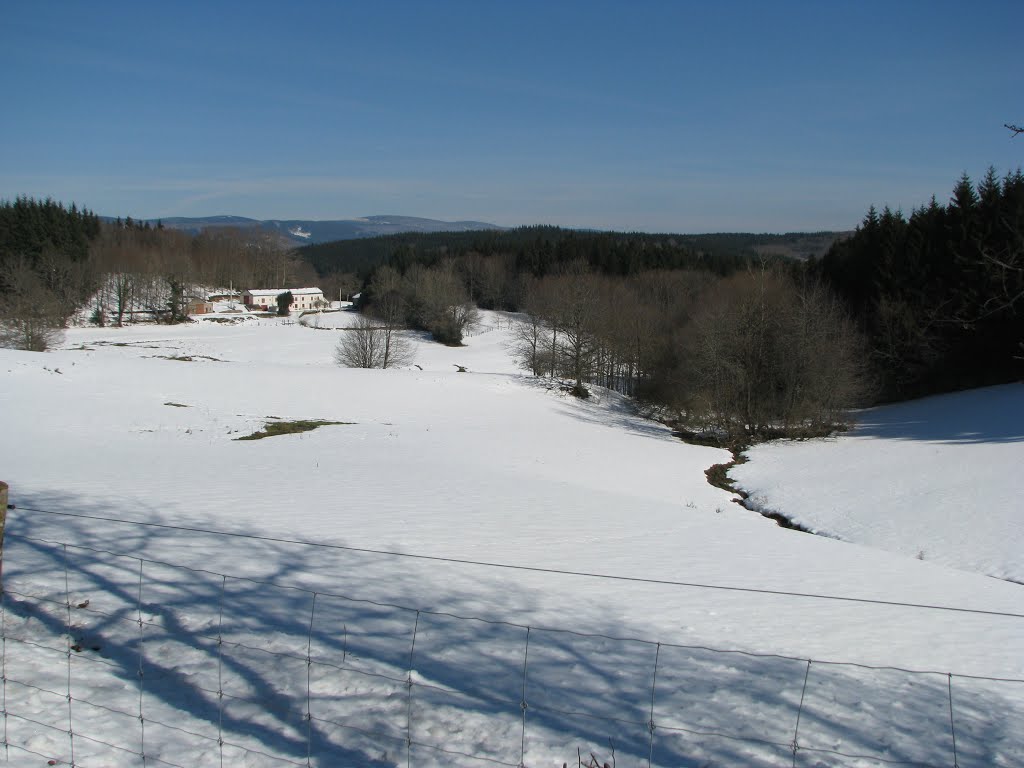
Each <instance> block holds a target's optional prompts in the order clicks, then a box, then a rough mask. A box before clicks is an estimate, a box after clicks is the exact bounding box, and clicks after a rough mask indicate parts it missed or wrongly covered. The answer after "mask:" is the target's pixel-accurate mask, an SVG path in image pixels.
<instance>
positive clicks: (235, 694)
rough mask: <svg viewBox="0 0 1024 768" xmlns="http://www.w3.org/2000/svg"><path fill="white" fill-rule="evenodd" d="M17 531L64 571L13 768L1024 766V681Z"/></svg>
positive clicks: (50, 592)
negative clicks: (406, 599) (517, 615)
mask: <svg viewBox="0 0 1024 768" xmlns="http://www.w3.org/2000/svg"><path fill="white" fill-rule="evenodd" d="M8 535H9V537H10V538H11V539H15V540H18V541H21V542H24V543H26V544H30V545H31V546H32V547H33V548H34V551H35V553H36V555H37V556H38V557H39V558H41V559H42V562H48V563H49V564H50V565H49V571H47V572H45V573H43V572H36V571H32V572H29V571H25V572H21V571H17V570H16V569H11V568H7V569H5V570H7V571H8V573H7V579H8V584H7V585H6V586H5V590H4V591H3V592H2V593H0V612H2V616H0V677H2V690H0V705H2V715H3V733H2V736H3V747H4V755H5V757H7V758H8V759H10V758H11V757H12V756H13V755H15V754H24V755H32V756H36V757H39V758H45V760H46V761H47V762H48V763H49V764H52V765H67V766H72V767H75V766H77V767H78V768H95V767H98V766H114V765H117V766H122V765H141V766H172V767H178V768H182V767H183V766H190V767H197V768H198V767H201V766H213V765H219V766H221V768H223V767H224V766H233V765H239V764H242V763H244V764H246V765H249V766H262V765H266V766H279V765H295V766H305V768H313V767H314V766H318V767H322V768H328V767H331V766H342V765H366V766H372V767H376V768H382V767H383V766H399V765H401V764H403V763H404V764H405V766H407V768H412V766H430V765H439V766H440V765H444V766H453V765H458V766H461V765H466V766H470V765H501V766H510V767H513V768H530V767H531V766H539V765H550V764H552V763H555V764H561V763H562V762H567V763H568V762H570V760H571V757H570V756H571V755H572V753H573V752H576V753H577V755H578V756H579V755H590V754H592V753H594V752H598V751H602V750H603V751H605V752H607V751H608V750H609V749H610V750H611V752H612V753H613V754H614V755H615V756H616V757H615V759H617V760H618V762H619V764H621V765H624V766H625V765H635V766H647V768H655V767H656V766H663V767H665V768H668V767H669V766H671V767H673V768H674V767H675V766H697V765H704V764H706V763H708V764H718V765H754V766H760V765H763V766H792V767H793V768H796V766H798V765H826V764H827V765H851V766H852V765H857V766H863V765H879V766H887V765H906V766H922V767H923V768H928V767H931V766H934V767H935V768H939V766H941V767H942V768H949V766H950V765H952V766H954V768H961V767H962V768H966V767H967V766H968V765H976V766H983V765H990V764H995V763H994V762H993V756H994V754H996V753H994V752H993V750H997V752H998V757H999V759H1002V760H1004V761H1005V764H1007V765H1011V764H1024V734H1022V733H1019V732H1016V731H1015V730H1014V729H1015V728H1019V726H1015V725H1014V723H1019V722H1020V721H1021V715H1022V714H1024V704H1022V701H1024V680H1022V679H1016V678H995V677H984V676H977V675H966V674H958V673H954V672H950V671H933V670H911V669H903V668H898V667H885V666H870V665H864V664H856V663H847V662H841V661H835V660H815V659H807V658H798V657H792V656H785V655H779V654H764V653H751V652H748V651H743V650H737V649H728V648H714V647H709V646H703V645H686V644H674V643H667V642H660V641H652V640H648V639H642V638H634V637H617V636H615V635H612V634H604V633H597V632H581V631H578V630H569V629H564V628H558V627H542V626H531V625H528V624H523V623H516V622H508V621H497V620H494V619H492V618H485V617H478V616H467V615H460V614H456V613H450V612H444V611H437V610H427V609H423V608H418V607H414V606H404V605H398V604H392V603H386V602H381V601H376V600H370V599H365V598H360V597H358V596H355V595H349V594H346V593H344V592H341V591H339V592H336V593H334V592H325V591H321V590H318V591H314V590H310V589H304V588H300V587H295V586H290V585H283V584H278V583H275V582H273V581H268V580H258V579H252V578H247V577H238V576H232V575H229V574H222V573H217V572H214V571H210V570H204V569H197V568H191V567H187V566H184V565H176V564H173V563H167V562H162V561H157V560H152V559H146V558H141V557H137V556H133V555H128V554H123V553H117V552H113V551H109V550H105V549H101V548H97V547H90V546H84V545H76V544H70V543H66V542H57V541H52V540H48V539H42V538H35V537H31V536H24V535H20V534H13V533H9V534H8ZM12 573H13V574H14V577H13V578H12ZM55 585H56V586H55ZM954 700H955V701H954ZM954 703H955V706H954ZM605 745H607V747H606V746H605ZM581 747H582V749H581ZM50 761H52V762H50ZM579 762H580V763H582V758H581V757H580V758H579Z"/></svg>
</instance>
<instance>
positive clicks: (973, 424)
mask: <svg viewBox="0 0 1024 768" xmlns="http://www.w3.org/2000/svg"><path fill="white" fill-rule="evenodd" d="M747 453H748V456H749V458H750V462H749V463H747V464H741V465H738V466H736V467H735V468H733V470H732V471H731V473H730V476H731V477H732V478H733V479H734V480H735V481H736V482H737V485H738V487H741V488H743V489H744V490H746V491H748V492H749V493H750V494H751V496H750V503H751V504H752V505H754V506H755V507H757V508H758V509H766V510H771V511H775V512H779V513H781V514H783V515H785V516H786V517H788V518H790V519H791V520H793V521H794V522H796V523H799V524H800V525H802V526H804V527H806V528H809V529H811V530H813V531H815V532H820V533H823V534H825V535H829V536H835V537H837V538H840V539H843V540H844V541H852V542H857V543H859V544H866V545H868V546H871V547H875V548H878V549H884V550H888V551H891V552H897V553H900V554H903V555H908V556H910V557H916V558H919V559H921V560H925V561H928V562H936V563H940V564H942V565H948V566H951V567H954V568H962V569H965V570H970V571H976V572H978V573H983V574H986V575H989V576H994V577H995V578H999V579H1010V580H1013V581H1017V582H1020V583H1022V584H1024V499H1022V491H1024V478H1022V477H1021V471H1022V469H1024V384H1010V385H1005V386H1001V387H987V388H984V389H976V390H972V391H969V392H960V393H956V394H950V395H942V396H937V397H929V398H926V399H922V400H917V401H914V402H908V403H901V404H898V405H892V406H886V407H880V408H873V409H869V410H866V411H863V412H861V413H860V414H858V417H857V424H856V427H855V428H854V429H853V430H852V431H850V432H849V433H846V434H842V435H840V436H838V437H835V438H830V439H822V440H808V441H802V442H799V441H798V442H794V441H781V442H775V443H770V444H766V445H760V446H756V447H755V448H753V449H751V450H750V451H748V452H747Z"/></svg>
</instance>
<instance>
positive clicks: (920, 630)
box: [0, 313, 1024, 768]
mask: <svg viewBox="0 0 1024 768" xmlns="http://www.w3.org/2000/svg"><path fill="white" fill-rule="evenodd" d="M351 318H352V316H351V315H350V314H348V313H335V314H325V315H322V316H320V317H319V321H318V326H319V327H306V326H303V325H300V324H298V323H295V322H291V323H284V322H281V321H278V320H272V319H260V320H255V319H250V320H246V321H244V322H239V323H237V324H226V323H217V322H203V323H196V324H191V325H187V326H175V327H166V326H139V327H131V328H123V329H88V328H82V329H73V330H71V331H69V332H68V334H67V337H66V340H65V344H64V348H63V349H61V350H59V351H55V352H51V353H46V354H31V353H21V352H13V351H9V350H0V412H2V415H3V440H2V441H0V479H3V480H5V481H7V482H8V483H10V485H11V501H12V503H14V504H16V506H17V508H16V509H14V510H12V511H11V512H10V513H9V518H8V523H7V541H6V544H5V548H4V568H3V577H4V586H5V589H6V595H5V600H4V636H5V638H6V640H5V642H4V644H3V651H4V669H5V677H6V680H5V682H4V690H3V695H4V702H5V704H4V709H5V712H6V716H5V718H4V727H5V728H6V730H5V737H6V738H5V741H6V742H8V743H9V744H11V745H12V746H11V747H10V748H9V749H8V751H7V754H8V755H9V757H10V762H11V763H12V764H18V765H32V766H36V765H44V764H46V762H47V759H53V760H56V761H58V764H70V763H71V762H72V749H73V750H74V756H73V762H74V764H75V765H80V766H83V768H89V767H90V766H121V765H134V764H138V765H142V764H146V765H161V764H170V765H180V766H189V767H191V766H203V765H231V766H234V765H245V766H264V765H266V766H277V765H287V764H298V765H307V764H311V765H318V766H325V767H326V766H331V767H333V766H369V765H379V766H386V765H407V764H408V765H416V766H428V765H439V766H440V765H484V764H491V763H488V762H486V761H492V763H493V762H497V763H498V764H507V765H512V766H515V765H519V764H520V762H521V761H522V763H523V764H525V765H527V766H531V768H532V767H534V766H560V765H562V763H563V762H566V761H568V762H570V763H571V764H574V763H573V762H572V761H573V760H574V757H575V755H576V750H577V748H579V749H581V750H583V754H584V756H586V755H587V754H588V753H589V752H590V751H594V752H595V753H596V754H598V756H599V757H601V758H602V759H608V760H610V758H611V749H612V747H611V746H610V745H609V739H611V745H613V746H614V749H615V753H616V760H617V764H618V765H623V766H631V765H641V764H643V765H647V764H648V761H650V762H651V764H653V765H661V766H702V765H714V766H732V765H791V764H793V761H794V752H793V750H792V747H791V744H792V743H793V741H794V737H795V738H796V741H797V743H798V745H799V747H800V748H799V749H798V750H797V752H796V759H797V764H799V765H813V766H819V765H820V766H825V765H829V766H831V765H857V766H860V765H878V764H882V763H880V762H879V761H880V760H890V761H911V762H916V763H918V764H924V765H952V764H953V763H954V745H953V738H954V732H955V738H956V747H955V760H956V762H957V764H958V765H960V766H969V765H977V766H988V765H1002V766H1012V765H1019V764H1021V763H1022V762H1024V727H1022V726H1021V725H1020V723H1021V722H1022V721H1024V682H1019V681H1020V680H1024V618H1022V617H1021V615H1020V614H1022V613H1024V600H1022V592H1021V589H1022V587H1020V586H1019V585H1016V584H1012V583H1008V582H1005V581H999V580H996V579H992V578H988V577H986V576H983V575H980V574H979V573H970V572H966V571H964V570H954V569H953V568H950V567H947V566H946V565H945V563H952V561H950V560H948V559H946V558H945V557H939V556H938V552H939V549H938V548H937V547H936V546H935V545H934V544H932V543H922V544H913V545H911V549H913V547H914V546H918V547H919V548H921V549H924V550H925V558H924V560H918V559H916V558H915V557H913V555H916V554H917V552H916V550H915V551H912V552H910V554H911V556H909V557H908V556H907V555H906V554H897V553H892V552H886V551H882V550H881V545H875V542H871V541H869V542H867V543H871V544H872V545H873V546H870V547H869V546H861V545H857V544H851V543H844V542H840V541H837V540H834V539H829V538H823V537H816V536H810V535H807V534H801V533H795V532H792V531H787V530H784V529H781V528H779V527H777V526H776V525H775V524H774V523H772V522H771V521H769V520H767V519H765V518H763V517H761V516H760V515H757V514H755V513H753V512H749V511H747V510H745V509H743V508H741V507H740V506H739V505H737V504H734V503H732V502H731V497H730V495H729V494H727V493H725V492H723V491H721V490H718V489H715V488H713V487H711V486H709V485H708V484H707V482H706V481H705V478H704V470H705V469H706V468H707V467H708V466H710V465H711V464H714V463H718V462H721V461H725V460H727V454H726V452H724V451H719V450H715V449H710V448H703V447H699V446H690V445H685V444H683V443H681V442H679V441H678V440H676V439H674V438H672V436H671V435H670V434H669V432H668V430H667V429H665V428H663V427H662V426H660V425H658V424H655V423H651V422H648V421H644V420H642V419H640V418H638V417H636V416H635V415H633V413H632V411H631V409H630V407H629V404H628V403H627V402H624V401H623V400H622V399H621V398H618V397H617V396H614V395H612V394H610V393H599V394H598V396H597V397H596V398H593V399H591V400H589V401H586V402H581V401H578V400H575V399H573V398H571V397H568V396H566V395H565V394H564V393H563V392H562V391H561V390H560V389H559V388H558V387H557V386H551V385H550V383H549V382H547V381H541V380H536V379H533V378H530V377H527V376H524V375H522V374H521V373H519V372H517V371H516V370H515V368H514V366H513V365H512V363H511V361H510V360H509V357H508V354H507V352H506V349H505V344H506V342H507V339H508V327H507V324H508V320H507V318H505V317H503V316H501V315H498V314H486V315H485V324H484V328H483V329H481V331H480V332H479V333H477V334H475V335H473V336H471V337H469V338H468V339H467V346H465V347H463V348H458V349H452V348H447V347H443V346H439V345H436V344H432V343H429V342H427V341H425V340H423V339H422V338H420V337H418V336H415V337H414V339H415V343H416V345H417V358H416V363H417V365H418V366H419V367H418V368H416V367H414V368H410V369H409V370H395V371H392V370H389V371H360V370H347V369H342V368H339V367H337V366H335V365H334V364H333V362H332V355H333V348H334V345H335V343H336V342H337V339H338V338H339V336H340V334H342V333H345V331H344V330H342V328H344V327H345V326H346V325H347V324H348V323H349V322H350V321H351ZM457 366H463V367H465V368H466V369H467V372H466V373H460V372H458V370H457ZM1017 402H1018V403H1019V402H1020V400H1018V401H1017ZM1007 407H1009V406H1007ZM302 419H322V420H328V421H334V422H340V423H339V424H334V425H328V426H322V427H320V428H318V429H316V430H314V431H311V432H305V433H302V434H291V435H282V436H275V437H270V438H267V439H264V440H257V441H236V438H238V437H241V436H244V435H247V434H251V433H253V432H255V431H257V430H258V429H261V428H262V427H263V426H264V425H265V424H266V423H268V422H272V421H274V420H302ZM878 432H879V433H878V434H876V435H875V440H876V444H877V445H889V444H890V443H892V442H896V443H898V442H900V440H899V439H896V440H891V439H890V437H891V436H889V435H887V434H885V433H884V430H879V431H878ZM897 438H898V436H897ZM842 444H843V443H842V441H839V442H836V443H832V444H822V445H820V446H818V450H819V451H820V452H819V453H817V454H816V455H815V456H816V458H815V459H814V460H815V461H817V462H818V463H831V462H833V459H832V458H830V452H833V451H834V450H835V449H837V448H839V447H841V446H842ZM1002 444H1003V448H1004V449H1006V450H1008V451H1010V452H1011V453H1012V451H1015V450H1017V446H1018V445H1020V442H1019V441H1014V440H1004V441H1002ZM762 450H764V451H768V450H771V447H765V448H764V449H758V451H762ZM999 455H1004V454H999ZM1005 455H1010V454H1005ZM1017 455H1018V456H1019V451H1018V453H1017ZM958 456H959V454H958ZM972 460H973V457H967V458H963V459H960V458H958V459H957V461H972ZM996 460H997V459H994V458H992V456H988V455H987V456H986V457H985V458H984V459H983V462H984V463H986V464H991V463H993V462H995V461H996ZM760 463H761V458H760V454H759V453H758V452H755V453H754V460H753V461H752V462H751V463H750V464H749V465H746V466H745V467H744V468H743V470H744V471H747V469H748V468H749V469H750V470H751V471H753V470H755V469H756V468H757V467H758V465H759V464H760ZM807 463H808V462H807V461H799V462H797V464H799V465H801V466H803V465H806V464H807ZM791 466H793V465H792V464H790V465H787V469H786V470H785V473H783V471H782V470H778V471H777V472H778V473H777V474H774V475H771V474H769V475H765V476H764V477H769V478H771V482H779V483H782V482H790V483H792V487H793V488H794V489H797V490H796V493H798V494H799V489H800V488H801V487H802V486H801V485H800V483H801V482H802V480H801V477H802V476H800V475H795V474H788V473H790V469H789V467H791ZM933 467H937V468H939V469H940V471H941V465H938V464H936V463H934V462H933V463H931V464H929V463H927V462H922V463H920V464H915V465H913V468H912V469H909V470H907V471H904V472H903V473H902V477H903V481H904V483H905V485H904V486H903V491H902V492H903V493H904V494H905V495H906V497H908V498H909V497H915V498H918V497H919V498H925V499H926V498H927V494H928V493H930V492H932V491H934V489H935V488H936V481H935V479H934V478H933V477H932V476H931V475H929V474H927V471H928V470H929V468H933ZM1004 468H1005V467H1004ZM979 471H981V468H979ZM985 471H986V472H988V471H989V469H988V468H987V467H986V468H985ZM860 472H861V470H859V469H855V468H853V467H851V468H850V475H851V476H853V475H855V474H858V473H860ZM736 474H737V475H738V473H736ZM915 479H916V480H917V482H918V485H917V486H916V488H917V490H916V491H915V490H914V486H913V485H912V482H913V481H914V480H915ZM741 481H742V483H743V484H744V485H749V486H750V487H754V488H756V487H758V486H757V485H756V484H755V483H754V482H753V481H752V480H750V479H749V478H748V477H747V476H746V475H744V476H742V477H741ZM758 482H765V483H767V482H768V481H767V480H764V481H758ZM889 482H891V480H890V476H889V475H887V474H885V473H883V472H881V470H875V472H874V474H872V475H869V476H868V475H859V477H858V480H857V482H856V483H854V482H853V481H852V480H851V481H850V482H849V483H848V484H846V485H844V486H843V489H844V490H843V493H845V494H846V495H848V496H849V497H850V500H851V504H850V507H849V508H850V510H859V512H858V514H859V515H860V516H861V517H860V525H861V526H862V527H864V528H871V527H872V526H873V525H875V524H876V523H878V522H880V521H879V520H878V519H877V518H880V517H881V516H882V514H883V513H884V511H883V510H881V509H880V508H879V507H877V506H873V505H872V502H870V501H869V503H865V504H863V505H857V504H855V503H853V502H854V501H855V500H856V498H857V497H858V495H860V494H863V498H865V499H869V500H870V499H872V498H874V497H872V496H871V494H872V493H876V491H875V489H878V490H877V495H884V494H885V493H886V489H885V488H884V487H881V486H884V485H885V484H886V483H889ZM991 485H994V483H992V484H990V483H988V482H987V481H986V482H984V483H981V482H979V487H978V488H977V490H978V492H979V494H985V495H983V496H979V498H983V499H984V500H985V503H984V504H982V503H980V502H979V503H978V504H976V505H975V506H974V507H973V508H972V509H971V515H969V516H968V515H961V517H968V518H969V520H970V521H971V525H972V528H971V530H972V531H979V530H980V529H984V531H985V536H987V537H990V538H989V539H986V541H989V540H990V541H992V542H993V546H992V547H988V546H987V545H985V544H981V543H979V544H978V545H977V546H972V547H971V548H970V552H971V554H970V558H972V560H971V562H970V563H968V565H970V566H971V567H972V568H974V570H978V571H982V572H990V571H989V570H987V568H986V567H975V566H974V561H975V560H980V561H981V562H982V564H983V566H984V565H987V566H988V567H989V568H992V567H996V566H995V564H997V563H1002V562H1003V560H1004V558H1003V555H1001V554H1000V553H1001V552H1004V551H1005V550H1001V549H999V548H998V545H1001V544H1002V543H1003V541H1005V539H1006V538H1007V537H1009V536H1010V535H1012V532H1010V531H1008V530H1004V528H1003V522H1000V521H1001V520H1011V521H1012V517H1010V516H1007V517H1005V518H1000V517H999V516H998V515H996V514H987V513H988V512H989V507H988V504H989V502H990V501H991V500H992V499H993V498H994V497H993V496H991V495H988V494H989V490H991V489H990V486H991ZM765 487H768V486H767V485H766V486H765ZM772 487H774V486H772ZM1001 487H1002V488H1003V489H1007V488H1009V491H1007V493H1009V492H1011V491H1012V490H1013V489H1014V488H1016V489H1018V490H1019V489H1020V487H1021V486H1020V481H1019V480H1018V479H1017V477H1016V475H1015V474H1008V475H1006V474H1004V477H1003V483H1002V486H1001ZM808 488H810V485H808ZM1018 495H1019V494H1018ZM766 498H767V499H768V503H771V504H775V497H774V496H773V495H772V492H769V493H768V495H767V497H766ZM964 498H965V499H967V503H972V502H971V499H970V497H964ZM924 503H925V504H927V501H925V502H924ZM992 503H994V502H992ZM785 511H787V513H788V510H785ZM55 513H65V515H66V514H71V515H78V517H69V516H65V515H61V514H55ZM83 515H84V516H88V517H83ZM851 516H852V512H851ZM95 518H116V519H120V520H128V521H136V522H141V523H147V524H148V525H137V524H132V523H124V522H111V521H109V520H98V519H95ZM953 522H955V521H953V520H947V518H946V517H942V518H938V517H936V518H935V519H934V520H933V526H934V529H935V531H936V532H935V538H937V539H940V540H943V541H947V542H949V543H950V546H949V547H948V548H949V549H950V551H952V550H953V546H952V545H953V544H955V543H956V539H955V537H956V536H958V535H959V534H957V533H956V532H955V529H954V528H952V527H951V526H947V523H953ZM823 527H824V526H823ZM183 528H185V529H192V530H183ZM196 529H201V530H196ZM210 531H221V532H224V533H228V534H242V535H241V536H238V535H233V536H225V535H220V534H217V533H212V532H210ZM837 533H839V532H838V531H837ZM254 536H255V537H260V538H252V537H254ZM850 538H855V537H853V536H851V537H850ZM300 541H301V542H312V543H316V544H319V545H327V546H309V545H308V544H301V543H296V542H300ZM1018 541H1019V538H1018ZM965 549H966V547H965ZM368 550H372V551H368ZM908 551H909V550H908ZM385 552H387V553H401V554H403V555H407V556H399V555H396V554H383V553H385ZM933 552H934V554H932V553H933ZM1018 552H1019V549H1018ZM451 560H455V561H459V562H451ZM1016 562H1017V563H1018V564H1019V562H1020V561H1019V560H1017V561H1016ZM482 563H497V564H504V565H514V566H517V568H515V569H513V568H506V567H494V566H492V565H483V564H482ZM955 564H957V565H963V563H955ZM999 567H1002V566H999ZM556 571H562V572H569V573H557V572H556ZM580 574H599V575H601V576H614V577H616V578H601V577H598V576H595V575H580ZM65 579H66V581H65ZM786 592H796V593H804V594H807V593H813V594H815V595H820V596H833V597H835V596H838V597H843V598H856V600H853V601H851V600H846V599H844V600H836V599H825V598H823V597H806V596H804V597H798V596H792V595H786V594H779V593H786ZM86 601H88V603H87V604H86ZM891 603H908V604H915V605H918V606H921V605H927V606H945V607H950V608H957V609H968V610H967V611H961V610H956V611H950V610H937V609H935V608H923V607H907V606H902V607H901V606H897V605H892V604H891ZM69 606H70V607H69ZM79 606H82V607H79ZM70 646H73V649H72V650H68V649H69V647H70ZM764 654H774V655H764ZM807 660H813V661H812V662H811V663H810V664H808V662H807ZM834 662H845V663H848V664H846V665H843V664H835V663H834ZM851 664H860V665H868V666H884V667H893V668H901V669H871V668H867V666H861V667H857V666H851ZM140 668H141V671H142V674H141V675H140V674H139V672H140ZM904 670H919V671H930V672H934V673H936V674H911V673H910V672H907V671H904ZM948 673H952V674H953V675H954V676H953V677H950V676H949V674H948ZM969 676H983V677H993V678H1004V679H1010V680H1012V681H1018V682H1012V681H1011V682H998V681H985V680H978V679H975V678H972V677H969ZM410 683H411V684H410ZM950 693H952V696H951V695H950ZM524 702H525V704H526V706H525V707H523V706H522V704H523V703H524ZM951 702H952V704H953V707H952V710H953V711H952V715H953V716H952V719H951V711H950V710H951V707H950V704H951ZM307 712H308V713H309V714H310V715H311V717H308V718H307V717H306V713H307ZM798 718H799V724H798ZM652 722H653V723H654V726H655V727H654V728H653V729H651V728H650V727H649V725H650V723H652ZM951 725H952V727H951ZM69 731H71V733H70V734H69V733H68V732H69ZM443 750H448V751H447V752H446V751H443ZM141 753H145V755H146V757H145V760H143V758H142V757H141ZM453 753H460V754H453ZM836 753H842V754H843V755H860V756H863V757H843V756H841V755H840V754H836ZM0 754H3V753H2V752H0ZM44 758H45V759H44Z"/></svg>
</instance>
